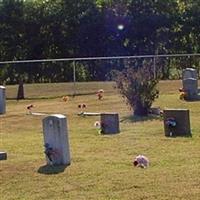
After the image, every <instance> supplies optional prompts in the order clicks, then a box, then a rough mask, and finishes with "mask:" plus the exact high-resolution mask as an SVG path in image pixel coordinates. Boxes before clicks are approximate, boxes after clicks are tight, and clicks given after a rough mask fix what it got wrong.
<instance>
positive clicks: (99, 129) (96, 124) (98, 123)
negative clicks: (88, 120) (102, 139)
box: [94, 121, 102, 134]
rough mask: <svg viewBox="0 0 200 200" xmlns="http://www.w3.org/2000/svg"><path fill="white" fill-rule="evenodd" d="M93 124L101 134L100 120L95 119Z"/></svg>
mask: <svg viewBox="0 0 200 200" xmlns="http://www.w3.org/2000/svg"><path fill="white" fill-rule="evenodd" d="M94 126H95V127H96V128H97V129H98V133H99V134H102V129H101V128H102V124H101V122H100V121H96V122H95V123H94Z"/></svg>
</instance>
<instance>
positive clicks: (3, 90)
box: [0, 86, 6, 114]
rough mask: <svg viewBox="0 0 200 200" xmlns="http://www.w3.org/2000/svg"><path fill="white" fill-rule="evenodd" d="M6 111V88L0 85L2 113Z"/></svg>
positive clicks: (0, 108) (0, 109) (0, 110)
mask: <svg viewBox="0 0 200 200" xmlns="http://www.w3.org/2000/svg"><path fill="white" fill-rule="evenodd" d="M5 113H6V88H5V87H4V86H0V114H5Z"/></svg>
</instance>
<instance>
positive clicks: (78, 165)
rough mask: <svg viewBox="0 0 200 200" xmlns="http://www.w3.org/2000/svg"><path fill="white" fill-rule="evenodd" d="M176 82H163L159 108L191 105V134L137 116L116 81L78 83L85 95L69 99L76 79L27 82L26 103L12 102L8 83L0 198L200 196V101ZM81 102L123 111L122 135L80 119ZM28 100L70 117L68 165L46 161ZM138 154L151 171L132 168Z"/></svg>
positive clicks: (191, 199)
mask: <svg viewBox="0 0 200 200" xmlns="http://www.w3.org/2000/svg"><path fill="white" fill-rule="evenodd" d="M179 87H181V81H162V82H160V83H159V88H160V97H159V99H157V100H156V101H155V103H154V105H155V106H160V107H161V108H162V109H164V108H188V109H190V120H191V128H192V137H191V138H188V137H177V138H167V137H165V136H164V128H163V121H162V120H161V119H159V118H145V119H143V120H140V121H134V119H133V118H131V115H132V111H131V110H130V109H129V107H127V106H126V104H125V102H124V100H123V99H122V98H121V97H120V95H119V94H118V93H117V91H116V90H115V89H113V83H109V82H105V83H97V82H94V83H78V84H77V88H76V92H77V93H81V94H87V95H80V96H76V97H75V98H73V97H70V99H69V101H68V102H63V101H62V99H61V98H60V96H62V95H68V94H72V93H73V92H72V91H73V84H64V83H63V84H40V85H37V84H35V85H25V92H26V95H25V96H26V97H27V98H28V99H26V100H21V101H16V100H12V98H13V97H15V96H16V86H8V87H7V89H6V92H7V97H8V98H9V99H8V100H7V108H6V109H7V112H6V114H5V115H0V150H2V151H6V152H7V154H8V159H7V160H6V161H0V199H2V200H40V199H45V200H46V199H48V200H66V199H70V200H90V199H91V200H124V199H125V200H126V199H127V200H155V199H157V200H176V199H181V200H199V199H200V176H199V175H200V122H199V116H200V101H199V102H198V101H196V102H185V101H181V100H179V93H178V88H179ZM100 88H103V89H104V90H105V96H104V99H103V100H102V101H99V100H97V96H96V95H95V91H97V90H98V89H100ZM44 97H45V98H44ZM52 97H55V98H52ZM56 97H57V98H56ZM80 103H85V104H86V105H87V108H86V111H88V112H90V111H92V112H104V111H111V112H118V113H119V115H120V120H121V123H120V129H121V133H120V134H117V135H112V136H108V135H99V134H98V130H96V129H95V127H94V125H93V124H94V122H95V121H97V120H99V117H98V116H93V117H80V116H77V113H78V112H80V110H79V109H78V107H77V105H78V104H80ZM28 104H34V105H35V108H34V111H35V112H47V113H52V114H53V113H61V114H64V115H66V116H67V121H68V127H69V141H70V151H71V158H72V160H71V165H70V166H68V167H67V168H64V167H62V166H61V167H57V168H56V167H46V166H45V164H46V161H45V156H44V147H43V133H42V119H43V118H44V116H33V115H27V114H26V106H27V105H28ZM138 154H144V155H146V156H147V157H148V158H149V160H150V167H149V168H147V169H141V168H135V167H133V165H132V160H133V158H134V157H135V156H136V155H138Z"/></svg>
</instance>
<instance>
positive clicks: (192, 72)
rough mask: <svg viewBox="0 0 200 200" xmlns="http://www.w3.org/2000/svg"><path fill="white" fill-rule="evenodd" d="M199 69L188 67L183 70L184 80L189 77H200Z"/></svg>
mask: <svg viewBox="0 0 200 200" xmlns="http://www.w3.org/2000/svg"><path fill="white" fill-rule="evenodd" d="M197 77H198V76H197V70H196V69H193V68H186V69H184V70H183V78H182V79H183V80H184V79H188V78H194V79H198V78H197Z"/></svg>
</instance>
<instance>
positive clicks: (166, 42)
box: [0, 0, 200, 84]
mask: <svg viewBox="0 0 200 200" xmlns="http://www.w3.org/2000/svg"><path fill="white" fill-rule="evenodd" d="M0 20H1V23H0V60H1V61H7V60H31V59H48V58H51V59H53V58H68V57H69V58H73V57H74V58H75V57H98V56H100V57H102V56H123V55H125V56H128V55H150V54H173V53H197V52H200V29H199V27H200V1H196V0H166V1H163V0H145V1H144V0H0ZM199 62H200V60H199V59H194V60H193V59H188V60H181V61H178V62H177V61H176V62H175V61H173V60H172V61H170V62H168V61H165V62H164V64H163V65H162V66H164V68H163V78H169V76H170V73H169V67H171V66H175V67H177V68H182V67H184V66H185V65H189V66H191V65H194V66H196V67H197V68H200V66H199V65H200V64H199ZM77 65H78V67H77V72H76V73H77V78H78V79H79V80H83V81H88V80H105V79H106V78H108V77H109V75H110V72H111V70H112V69H117V70H121V69H123V68H125V67H126V63H125V62H124V61H120V60H119V61H115V60H112V61H101V62H100V61H92V62H87V61H84V62H79V63H77ZM72 71H73V63H72V62H59V63H58V62H57V63H34V64H33V63H29V64H27V63H26V64H20V65H19V64H12V65H11V64H10V65H9V64H7V65H0V81H1V82H3V81H6V83H11V84H13V83H16V82H18V80H19V79H20V78H23V79H25V80H26V81H27V82H30V83H32V82H60V81H71V80H72V78H73V77H72Z"/></svg>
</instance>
